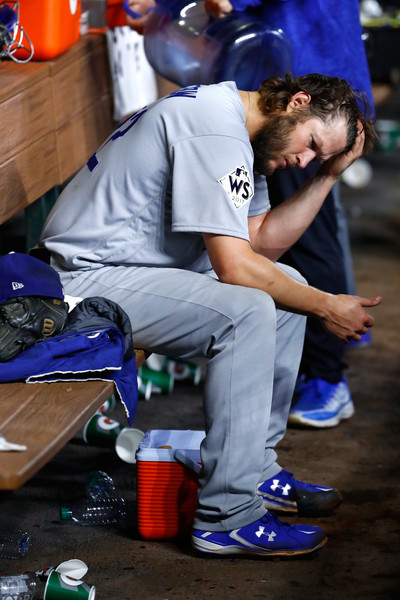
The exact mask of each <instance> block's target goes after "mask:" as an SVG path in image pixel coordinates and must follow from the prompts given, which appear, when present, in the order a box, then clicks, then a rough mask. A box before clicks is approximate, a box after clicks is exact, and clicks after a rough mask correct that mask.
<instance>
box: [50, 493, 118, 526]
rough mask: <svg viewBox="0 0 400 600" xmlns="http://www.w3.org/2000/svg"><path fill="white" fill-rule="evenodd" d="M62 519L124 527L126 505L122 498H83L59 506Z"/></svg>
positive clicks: (81, 523) (82, 523) (85, 523)
mask: <svg viewBox="0 0 400 600" xmlns="http://www.w3.org/2000/svg"><path fill="white" fill-rule="evenodd" d="M60 518H61V520H63V521H67V520H70V519H71V520H72V521H75V522H76V523H79V524H80V525H84V526H91V525H114V526H116V527H124V526H125V524H126V505H125V500H124V499H123V498H103V499H101V500H92V499H91V498H85V499H84V500H81V501H79V502H76V503H75V504H73V505H71V506H62V507H61V508H60Z"/></svg>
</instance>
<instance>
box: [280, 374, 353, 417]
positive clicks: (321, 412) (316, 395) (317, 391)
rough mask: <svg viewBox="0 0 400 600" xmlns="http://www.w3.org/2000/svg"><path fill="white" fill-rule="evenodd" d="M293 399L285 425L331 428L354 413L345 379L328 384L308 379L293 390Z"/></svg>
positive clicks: (320, 380) (323, 381) (321, 380)
mask: <svg viewBox="0 0 400 600" xmlns="http://www.w3.org/2000/svg"><path fill="white" fill-rule="evenodd" d="M295 397H297V402H296V403H295V405H294V406H293V407H292V408H291V410H290V413H289V418H288V424H289V425H302V426H307V427H321V428H322V427H335V425H339V423H340V421H342V420H343V419H349V418H350V417H351V416H353V414H354V405H353V402H352V400H351V396H350V390H349V387H348V385H347V381H346V380H345V379H343V380H342V381H339V383H329V382H328V381H325V380H324V379H318V378H317V379H309V380H308V381H306V382H305V383H303V384H302V385H300V386H299V387H298V388H297V389H296V392H295Z"/></svg>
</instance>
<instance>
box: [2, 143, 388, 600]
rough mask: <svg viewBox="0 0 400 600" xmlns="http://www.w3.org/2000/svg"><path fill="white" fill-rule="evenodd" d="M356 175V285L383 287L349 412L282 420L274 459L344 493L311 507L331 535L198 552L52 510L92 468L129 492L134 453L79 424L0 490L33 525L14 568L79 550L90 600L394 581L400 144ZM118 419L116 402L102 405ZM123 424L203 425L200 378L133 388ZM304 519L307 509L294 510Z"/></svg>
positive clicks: (351, 197) (274, 596) (347, 194)
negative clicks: (322, 542) (307, 547)
mask: <svg viewBox="0 0 400 600" xmlns="http://www.w3.org/2000/svg"><path fill="white" fill-rule="evenodd" d="M370 162H371V164H372V166H373V172H374V178H373V181H372V183H371V184H370V186H369V187H368V188H367V189H366V188H363V189H359V190H355V189H350V188H347V187H346V186H344V185H343V186H342V188H343V189H342V197H343V201H344V203H345V206H346V209H347V212H348V215H349V225H350V231H351V241H352V248H353V256H354V263H355V272H356V279H357V285H358V289H359V293H360V294H362V295H375V294H382V295H383V297H384V303H383V304H382V306H381V307H380V308H378V309H375V311H374V314H375V316H376V327H375V329H374V330H373V331H372V339H373V343H372V345H371V346H370V347H368V348H364V349H357V350H356V349H353V350H348V351H347V354H346V359H347V362H348V365H349V369H348V380H349V384H350V388H351V390H352V395H353V400H354V403H355V407H356V413H355V415H354V417H353V418H352V419H350V420H349V421H347V422H345V423H343V424H341V425H340V426H339V427H336V428H334V429H329V430H325V431H324V430H320V431H313V430H295V429H289V430H288V433H287V435H286V438H285V440H284V441H283V443H282V444H281V447H280V452H279V454H280V462H281V463H282V464H283V466H285V467H286V468H287V469H289V470H293V472H294V473H295V475H296V477H297V478H299V479H304V480H307V479H308V480H310V481H313V482H316V483H321V484H327V485H334V486H337V487H339V488H340V489H341V491H342V493H343V496H344V502H343V504H342V505H341V506H340V508H339V509H338V510H337V511H336V513H335V514H334V515H333V516H330V517H326V518H320V519H310V522H312V523H315V524H319V525H320V526H322V527H323V528H324V529H325V530H326V532H327V534H328V536H329V540H328V543H327V545H326V546H325V548H323V549H322V550H321V551H320V552H319V553H318V554H316V555H315V556H313V557H311V558H310V557H309V558H303V559H296V560H294V559H291V560H279V559H272V560H243V559H241V558H236V559H233V558H226V559H205V558H198V557H196V556H195V555H194V554H193V553H192V552H191V550H190V547H189V546H188V544H187V543H186V542H184V541H183V542H175V541H144V540H142V539H140V538H139V537H138V535H137V532H136V529H135V525H134V523H133V524H132V525H131V527H130V528H128V529H127V530H124V531H117V530H114V529H112V528H90V527H81V526H79V525H75V524H72V523H69V522H66V523H64V522H60V520H59V516H58V514H59V512H58V511H59V507H60V505H62V504H64V503H65V502H66V501H70V500H74V499H78V498H80V497H81V496H82V494H83V491H84V479H85V476H86V474H87V473H88V472H89V471H91V470H94V469H103V470H105V471H106V472H107V473H108V474H109V475H111V476H112V477H113V478H114V481H115V483H116V486H117V488H118V490H119V492H120V493H121V494H122V495H123V496H124V497H125V498H126V499H127V500H128V501H129V502H130V503H131V504H132V505H133V506H134V503H135V481H136V479H135V477H136V469H135V466H130V465H127V464H126V463H123V462H122V461H121V460H120V459H118V457H117V456H116V455H115V453H114V452H113V451H112V450H108V449H98V448H93V447H88V446H87V445H85V444H84V443H83V441H82V439H81V436H77V438H75V439H74V440H73V441H72V442H71V443H69V444H68V445H67V446H66V447H65V448H64V449H63V450H62V451H61V452H60V453H59V454H58V455H57V456H56V457H55V458H54V460H52V462H51V463H49V464H48V465H47V466H46V467H45V468H44V469H42V471H41V472H40V473H38V475H37V476H36V477H35V478H33V479H32V480H31V481H29V482H28V483H27V484H26V485H25V486H24V487H23V488H22V489H20V490H17V491H15V492H6V493H5V492H3V493H1V494H0V525H2V524H7V525H10V524H13V523H14V524H15V525H18V526H23V527H25V528H27V529H29V530H30V531H31V532H32V534H33V544H32V548H31V550H30V551H29V553H28V554H27V556H26V557H25V558H23V559H21V560H19V561H11V560H1V559H0V572H1V573H8V574H13V573H17V572H20V571H23V570H35V569H39V568H42V567H47V566H50V565H55V564H58V563H60V562H61V561H63V560H68V559H70V558H79V559H81V560H83V561H85V562H86V563H87V565H88V567H89V571H88V574H87V576H86V577H85V580H86V581H87V582H88V583H90V584H93V585H96V588H97V594H96V598H97V599H98V600H117V599H118V600H137V599H139V598H140V599H141V600H186V599H188V600H189V599H192V598H193V599H197V600H206V599H207V600H211V599H214V598H215V599H218V600H224V599H233V600H236V599H239V598H240V599H257V598H268V599H269V600H286V599H287V598H291V600H303V599H307V600H317V599H318V600H319V599H320V598H321V597H322V598H324V599H325V600H331V599H332V600H333V599H335V600H336V599H339V598H340V599H344V600H347V599H350V598H351V599H355V598H362V599H363V600H366V599H369V598H371V599H372V598H373V599H374V600H389V599H392V598H395V597H396V598H397V596H398V588H399V585H400V458H399V440H400V438H399V432H400V428H399V425H400V398H399V390H400V344H399V331H400V306H399V298H398V296H399V281H400V262H399V258H400V241H399V233H400V168H399V166H400V150H399V149H398V150H397V151H395V152H393V153H390V154H387V153H384V152H375V153H374V155H373V156H372V157H371V158H370ZM111 416H112V417H113V418H115V419H117V420H120V421H123V414H122V411H121V409H120V408H119V407H118V408H117V409H116V410H115V411H114V412H113V413H112V415H111ZM134 425H135V426H136V427H138V428H140V429H142V430H143V431H146V430H147V429H164V428H165V429H202V428H203V423H202V411H201V386H200V387H197V388H196V387H192V386H191V385H190V384H187V383H183V382H181V384H180V385H178V384H177V385H176V386H175V390H174V392H173V393H172V394H171V395H170V396H156V395H153V396H152V397H151V399H150V400H149V401H148V402H145V401H141V402H140V403H139V409H138V413H137V417H136V420H135V423H134ZM297 521H298V522H306V520H297Z"/></svg>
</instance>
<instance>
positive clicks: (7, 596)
mask: <svg viewBox="0 0 400 600" xmlns="http://www.w3.org/2000/svg"><path fill="white" fill-rule="evenodd" d="M45 571H46V570H42V571H36V572H33V571H32V572H30V571H27V572H26V573H20V574H18V575H2V576H0V600H36V599H39V598H43V594H44V589H45V586H46V579H47V575H46V574H45Z"/></svg>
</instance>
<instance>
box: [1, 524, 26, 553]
mask: <svg viewBox="0 0 400 600" xmlns="http://www.w3.org/2000/svg"><path fill="white" fill-rule="evenodd" d="M30 546H31V537H30V535H29V533H27V532H26V531H22V530H21V529H16V530H7V529H1V530H0V558H22V557H23V556H25V554H26V553H27V552H28V550H29V548H30Z"/></svg>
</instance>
